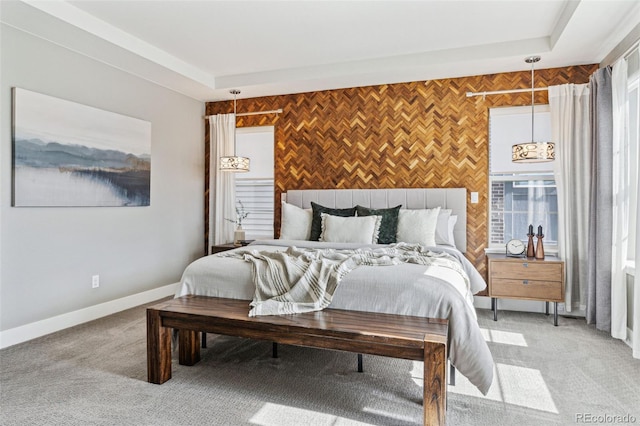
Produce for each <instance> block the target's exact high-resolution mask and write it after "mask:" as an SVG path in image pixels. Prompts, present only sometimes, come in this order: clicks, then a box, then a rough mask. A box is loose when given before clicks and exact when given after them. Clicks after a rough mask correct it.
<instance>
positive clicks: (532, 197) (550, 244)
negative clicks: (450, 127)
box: [489, 105, 558, 249]
mask: <svg viewBox="0 0 640 426" xmlns="http://www.w3.org/2000/svg"><path fill="white" fill-rule="evenodd" d="M534 124H535V140H536V142H538V141H550V140H551V116H550V113H549V106H548V105H540V106H536V107H535V123H534ZM528 140H531V107H530V106H526V107H508V108H493V109H491V110H490V112H489V179H490V191H491V194H490V199H491V202H490V212H489V217H490V221H489V247H490V248H491V247H492V248H498V247H504V245H505V244H506V242H507V241H509V240H510V239H512V238H519V239H520V240H522V241H525V242H526V240H527V235H526V234H527V232H528V229H529V225H533V227H534V231H535V232H537V229H538V226H542V229H543V234H544V244H545V249H547V248H551V249H553V248H555V247H557V245H558V195H557V191H556V183H555V178H554V175H553V163H551V162H546V163H514V162H512V161H511V146H512V145H513V144H515V143H519V142H523V141H528Z"/></svg>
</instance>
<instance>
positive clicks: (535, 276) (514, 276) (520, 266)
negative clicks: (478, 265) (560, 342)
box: [487, 254, 564, 326]
mask: <svg viewBox="0 0 640 426" xmlns="http://www.w3.org/2000/svg"><path fill="white" fill-rule="evenodd" d="M487 259H488V262H487V264H488V275H489V286H488V287H489V297H491V309H492V310H493V320H494V321H497V320H498V303H497V300H496V299H500V298H504V299H522V300H540V301H543V302H546V314H547V315H549V302H554V308H555V309H554V312H553V325H556V326H557V325H558V302H563V301H564V262H563V261H562V260H559V259H558V258H557V257H552V256H546V257H545V259H543V260H540V259H528V258H513V257H507V256H505V255H504V254H487Z"/></svg>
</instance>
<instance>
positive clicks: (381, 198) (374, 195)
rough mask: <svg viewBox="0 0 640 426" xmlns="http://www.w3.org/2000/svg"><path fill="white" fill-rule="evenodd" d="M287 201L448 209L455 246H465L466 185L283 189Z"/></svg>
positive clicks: (304, 205)
mask: <svg viewBox="0 0 640 426" xmlns="http://www.w3.org/2000/svg"><path fill="white" fill-rule="evenodd" d="M285 200H286V202H287V203H289V204H293V205H295V206H298V207H301V208H310V207H311V202H312V201H313V202H314V203H318V204H321V205H323V206H326V207H332V208H348V207H353V206H355V205H361V206H364V207H370V208H374V209H382V208H387V207H395V206H397V205H398V204H402V208H403V209H431V208H434V207H438V206H440V207H442V208H443V209H451V210H452V214H454V215H457V216H458V221H457V222H456V225H455V227H454V229H453V237H454V239H455V242H456V247H457V248H458V250H460V251H461V252H463V253H464V252H465V251H466V250H467V190H466V189H465V188H393V189H305V190H292V191H288V192H287V193H286V199H285Z"/></svg>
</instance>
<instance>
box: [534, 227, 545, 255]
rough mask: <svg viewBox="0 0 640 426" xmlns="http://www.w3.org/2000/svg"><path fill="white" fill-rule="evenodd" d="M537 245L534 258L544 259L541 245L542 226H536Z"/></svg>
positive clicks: (542, 236)
mask: <svg viewBox="0 0 640 426" xmlns="http://www.w3.org/2000/svg"><path fill="white" fill-rule="evenodd" d="M536 237H538V245H537V247H536V259H544V246H543V245H542V239H543V238H544V235H543V234H542V226H538V234H537V235H536Z"/></svg>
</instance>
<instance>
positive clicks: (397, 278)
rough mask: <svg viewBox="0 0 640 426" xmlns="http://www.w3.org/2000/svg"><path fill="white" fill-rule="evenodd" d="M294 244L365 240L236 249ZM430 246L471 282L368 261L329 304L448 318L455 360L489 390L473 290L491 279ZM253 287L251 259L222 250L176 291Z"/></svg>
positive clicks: (247, 291)
mask: <svg viewBox="0 0 640 426" xmlns="http://www.w3.org/2000/svg"><path fill="white" fill-rule="evenodd" d="M289 246H296V247H305V248H327V247H333V248H339V249H342V248H344V249H352V248H358V247H363V245H362V244H347V243H341V244H335V243H319V242H312V241H286V240H268V241H260V242H255V243H253V244H251V245H250V246H247V247H243V248H238V249H236V250H246V249H251V250H257V251H276V250H280V251H282V250H285V249H286V248H287V247H289ZM370 247H384V246H380V245H370ZM430 249H431V250H433V251H438V250H443V251H446V252H447V253H449V254H451V255H453V256H454V257H456V258H457V259H458V260H459V261H460V263H461V265H462V268H463V270H464V271H465V272H466V274H467V276H468V278H469V279H468V281H466V280H465V278H464V277H463V276H462V275H460V274H459V273H458V272H456V271H454V270H452V269H450V268H444V267H439V266H433V265H431V266H425V265H417V264H411V263H402V264H399V265H393V266H364V265H363V266H359V267H357V268H355V269H354V270H353V271H351V272H349V273H348V274H347V275H346V276H345V277H344V278H343V279H342V281H341V282H340V285H339V286H338V288H337V289H336V291H335V293H334V296H333V300H332V302H331V304H330V305H329V307H330V308H334V309H347V310H357V311H371V312H383V313H392V314H399V315H413V316H423V317H431V318H446V319H448V320H449V358H450V360H451V363H452V364H453V365H454V366H455V367H456V369H457V370H458V371H459V372H460V373H461V374H463V375H464V376H466V377H467V378H468V379H469V380H470V381H471V383H473V384H474V385H475V386H476V387H478V389H479V390H480V391H481V392H482V393H483V394H486V393H487V391H488V389H489V387H490V385H491V382H492V381H493V358H492V357H491V353H490V352H489V348H488V347H487V344H486V342H485V340H484V338H483V336H482V334H481V332H480V328H479V327H478V323H477V317H476V312H475V308H474V307H473V294H475V293H477V292H479V291H481V290H483V289H484V288H485V287H486V284H485V282H484V280H483V279H482V277H481V276H480V274H479V273H478V272H477V271H476V269H475V268H474V267H473V265H471V263H470V262H469V261H468V260H467V259H466V258H465V257H464V255H462V253H460V252H459V251H458V250H456V249H453V248H448V247H447V248H445V247H440V246H438V247H430ZM227 253H228V252H227ZM467 283H468V284H467ZM254 292H255V287H254V284H253V278H252V267H251V264H250V263H249V262H246V261H244V260H242V259H239V258H235V257H228V256H226V255H224V253H223V254H221V255H212V256H206V257H203V258H201V259H198V260H196V261H195V262H193V263H192V264H190V265H189V266H188V267H187V268H186V269H185V271H184V274H183V276H182V280H181V286H180V289H179V290H178V293H177V296H184V295H188V294H194V295H200V296H211V297H225V298H232V299H243V300H248V301H250V300H252V299H253V296H254ZM248 312H249V303H247V313H248Z"/></svg>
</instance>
